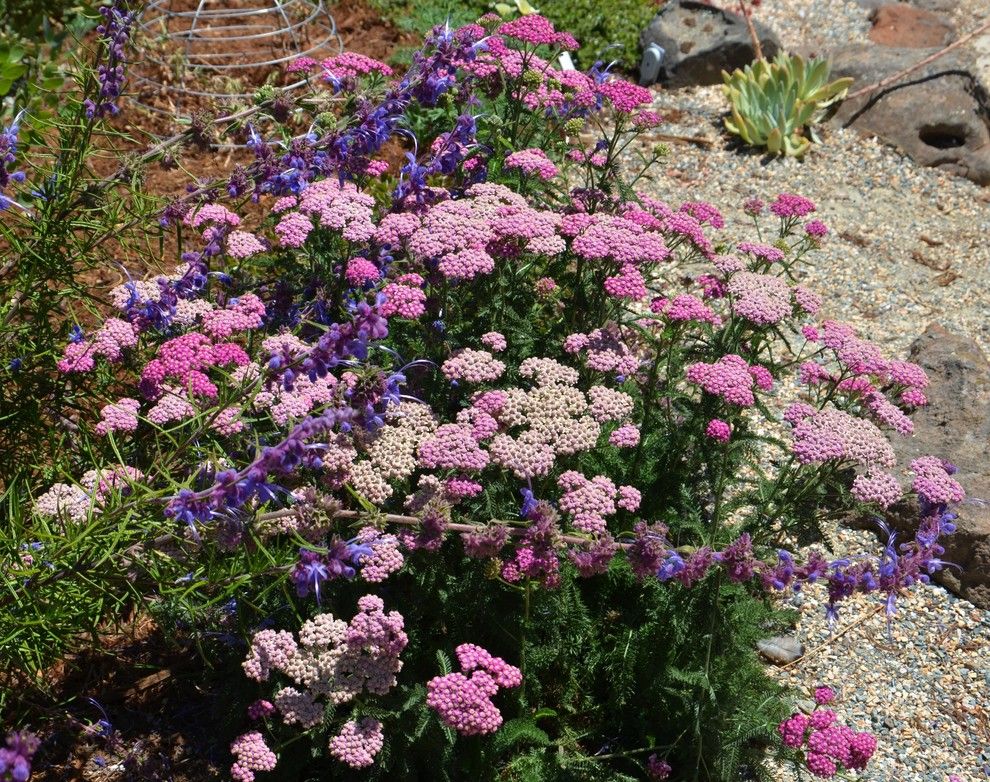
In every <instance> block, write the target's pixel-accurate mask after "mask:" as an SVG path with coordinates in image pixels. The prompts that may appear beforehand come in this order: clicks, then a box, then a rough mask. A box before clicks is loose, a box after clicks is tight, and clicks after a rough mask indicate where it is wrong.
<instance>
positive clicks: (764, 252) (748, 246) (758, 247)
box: [736, 242, 784, 263]
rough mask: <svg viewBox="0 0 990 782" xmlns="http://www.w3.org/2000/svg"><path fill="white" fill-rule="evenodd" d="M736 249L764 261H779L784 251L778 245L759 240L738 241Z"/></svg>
mask: <svg viewBox="0 0 990 782" xmlns="http://www.w3.org/2000/svg"><path fill="white" fill-rule="evenodd" d="M736 249H737V250H739V252H741V253H748V254H749V255H752V256H753V257H754V258H756V259H757V260H760V261H764V262H765V263H780V262H781V261H783V260H784V251H783V250H781V249H780V248H779V247H774V246H773V245H770V244H761V243H759V242H739V244H737V245H736Z"/></svg>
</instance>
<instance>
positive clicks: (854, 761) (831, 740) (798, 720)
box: [777, 688, 877, 779]
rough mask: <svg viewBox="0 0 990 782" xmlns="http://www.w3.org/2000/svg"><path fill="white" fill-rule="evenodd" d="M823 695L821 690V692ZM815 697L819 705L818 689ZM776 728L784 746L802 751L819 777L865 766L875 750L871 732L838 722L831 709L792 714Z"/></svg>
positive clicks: (805, 760)
mask: <svg viewBox="0 0 990 782" xmlns="http://www.w3.org/2000/svg"><path fill="white" fill-rule="evenodd" d="M827 689H828V688H819V690H827ZM829 692H831V691H829ZM825 695H826V693H824V692H823V693H822V696H825ZM816 701H817V702H818V704H819V705H821V703H822V700H819V692H818V691H816ZM777 730H778V732H779V733H780V737H781V739H782V740H783V742H784V746H786V747H790V748H791V749H799V750H803V751H804V762H805V765H806V766H807V768H808V771H810V772H811V773H812V774H813V775H814V776H816V777H820V778H822V779H830V778H832V777H834V776H835V775H836V774H837V773H838V772H840V771H857V770H862V769H865V768H866V766H867V764H868V763H869V761H870V758H872V757H873V754H874V753H875V752H876V750H877V740H876V737H875V736H874V735H873V734H872V733H868V732H866V731H855V730H853V729H852V728H850V727H848V726H845V725H840V724H838V722H837V717H836V714H835V712H834V711H832V710H831V709H822V708H816V710H815V711H814V712H813V713H812V714H810V715H805V714H801V713H800V712H798V713H795V714H792V715H791V716H790V717H788V718H787V719H786V720H784V721H783V722H781V723H780V725H779V726H778V729H777Z"/></svg>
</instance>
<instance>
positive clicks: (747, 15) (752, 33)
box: [739, 0, 764, 60]
mask: <svg viewBox="0 0 990 782" xmlns="http://www.w3.org/2000/svg"><path fill="white" fill-rule="evenodd" d="M739 12H740V13H741V14H742V17H743V19H745V20H746V29H747V30H749V39H750V40H751V41H752V42H753V51H754V52H756V59H757V60H762V59H764V57H763V47H762V46H761V45H760V36H758V35H757V34H756V26H755V25H754V24H753V18H752V12H753V10H752V9H751V8H747V7H746V0H739Z"/></svg>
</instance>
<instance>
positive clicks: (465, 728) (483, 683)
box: [426, 644, 522, 736]
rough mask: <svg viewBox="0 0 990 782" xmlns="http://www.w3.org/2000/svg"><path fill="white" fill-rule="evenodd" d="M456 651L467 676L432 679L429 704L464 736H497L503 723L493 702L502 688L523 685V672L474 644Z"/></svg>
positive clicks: (462, 669) (428, 689)
mask: <svg viewBox="0 0 990 782" xmlns="http://www.w3.org/2000/svg"><path fill="white" fill-rule="evenodd" d="M456 651H457V659H458V662H459V663H460V665H461V671H463V673H448V674H447V675H446V676H435V677H434V678H432V679H430V681H429V682H427V684H426V705H427V706H429V707H430V708H431V709H434V710H435V711H436V712H437V714H438V716H439V717H440V719H441V721H443V723H444V724H445V725H448V726H450V727H451V728H453V729H454V730H456V731H457V732H458V733H460V734H461V735H462V736H477V735H483V734H486V733H494V732H495V731H496V730H498V728H499V726H500V725H501V724H502V713H501V712H500V711H499V710H498V707H497V706H495V704H494V703H492V700H491V699H492V697H493V696H495V695H496V694H497V693H498V691H499V689H501V688H513V687H518V686H519V685H520V684H522V672H521V671H520V670H519V669H518V668H517V667H516V666H514V665H510V664H509V663H507V662H506V661H505V660H503V659H502V658H501V657H493V656H492V655H491V654H489V652H488V651H487V650H485V649H482V648H481V647H480V646H476V645H474V644H461V645H460V646H458V647H457V650H456ZM465 674H471V677H470V678H468V677H467V676H465Z"/></svg>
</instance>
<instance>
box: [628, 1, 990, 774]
mask: <svg viewBox="0 0 990 782" xmlns="http://www.w3.org/2000/svg"><path fill="white" fill-rule="evenodd" d="M866 14H867V11H866V9H864V8H863V7H861V6H860V5H859V4H858V3H856V2H851V1H849V2H847V1H845V0H814V2H810V1H809V0H773V1H772V2H765V3H763V4H762V6H761V7H760V9H759V10H758V12H757V16H758V18H760V19H761V20H762V21H764V22H766V23H767V24H769V25H770V26H771V27H773V28H774V29H775V30H776V31H777V32H778V35H780V37H781V40H782V41H783V43H784V45H785V46H787V47H796V46H799V45H805V46H811V47H821V48H822V49H823V50H827V48H828V47H829V46H830V45H833V44H836V43H845V42H859V41H863V40H865V39H866V33H867V31H868V29H869V24H868V22H867V21H866ZM988 14H990V3H987V2H986V0H960V1H959V2H958V3H955V4H954V7H953V9H952V10H951V11H950V12H949V16H950V18H951V19H952V21H953V22H954V23H955V24H956V27H957V29H959V30H960V31H962V32H967V31H969V30H971V29H973V28H974V27H975V26H977V25H978V24H980V22H981V20H983V19H985V18H986V17H987V15H988ZM984 48H985V49H986V64H985V65H983V64H981V65H980V66H979V67H980V68H982V69H983V70H985V71H986V73H985V74H983V75H984V78H985V81H986V83H988V84H990V36H985V40H983V41H980V42H978V44H977V46H976V47H975V51H974V55H975V56H977V57H979V56H981V52H982V50H983V49H984ZM654 108H655V109H656V110H658V111H659V112H660V113H661V114H662V115H664V116H666V117H667V118H668V121H667V123H665V124H664V125H663V126H662V127H661V128H660V129H659V130H658V132H659V133H660V134H667V135H672V136H682V137H687V138H694V139H702V140H704V142H705V143H700V144H695V143H690V142H681V141H674V140H669V139H667V140H668V143H669V145H670V147H671V154H670V156H669V158H668V160H667V164H666V167H665V169H663V170H659V171H657V172H656V173H655V175H654V176H653V179H652V181H651V182H649V183H647V184H646V185H645V187H643V189H644V190H647V191H649V192H651V193H652V194H654V195H656V196H658V197H660V198H662V199H664V200H666V201H668V202H671V203H679V202H681V201H686V200H705V201H710V202H712V203H714V204H715V205H717V206H718V207H719V209H721V210H722V211H723V213H724V214H725V216H726V220H727V224H728V227H727V228H726V229H725V230H724V231H722V232H719V233H720V234H721V235H722V236H724V237H725V240H727V241H732V242H737V241H740V240H743V239H751V238H753V237H752V227H751V224H750V222H749V219H748V218H747V217H746V216H745V215H744V214H743V213H742V209H741V207H742V203H743V202H744V201H745V200H746V199H747V198H750V197H753V196H757V197H760V198H763V199H764V200H772V198H773V197H774V196H775V195H776V194H777V193H780V192H793V193H799V194H801V195H805V196H807V197H809V198H812V199H813V200H814V201H815V202H816V203H817V204H818V212H817V214H816V215H815V217H818V218H820V219H821V220H823V221H824V222H825V223H826V224H827V225H828V226H829V227H830V229H831V233H830V235H829V236H828V238H827V240H826V241H825V243H824V245H823V247H822V249H821V251H819V252H817V253H814V254H813V256H812V260H811V263H810V265H809V266H807V267H806V269H805V270H804V278H803V280H802V282H803V283H804V284H806V285H808V286H809V287H811V288H813V289H815V290H817V291H818V292H819V293H820V294H822V295H823V297H824V299H825V304H824V307H823V313H822V314H823V315H824V316H826V317H834V318H837V319H839V320H843V321H846V322H848V323H850V324H852V325H853V326H854V327H856V328H857V330H858V331H859V332H860V333H861V334H863V335H864V336H867V337H869V338H870V339H872V340H874V341H876V342H878V343H880V344H882V345H883V346H884V348H885V350H886V351H887V353H888V355H896V356H903V355H905V353H906V351H907V348H908V347H909V346H910V344H911V342H912V341H913V340H914V339H915V338H916V337H918V336H919V335H920V334H921V333H922V332H923V331H924V329H925V327H926V326H927V325H928V324H929V323H930V322H932V321H937V322H939V323H941V324H942V325H944V326H945V327H946V328H948V329H949V330H951V331H954V332H956V333H961V334H965V335H968V336H970V337H972V338H973V339H975V340H976V341H977V342H978V343H979V344H980V346H981V347H982V348H983V350H984V351H987V352H988V353H990V317H988V313H990V242H988V241H987V237H988V236H990V188H980V187H978V186H977V185H975V184H973V183H971V182H969V181H968V180H965V179H961V178H957V177H952V176H948V175H946V174H943V173H941V172H939V171H937V170H934V169H925V168H920V167H918V166H916V165H915V164H914V163H913V162H912V161H911V160H909V159H908V158H906V157H904V156H902V155H901V154H899V153H898V152H897V151H896V150H894V149H892V148H890V147H887V146H885V145H883V144H882V143H880V142H878V141H876V140H872V139H864V138H861V137H860V136H859V135H857V134H856V133H854V132H852V131H844V130H840V129H832V128H825V129H823V130H822V136H823V138H822V143H821V144H819V145H816V146H815V147H814V148H813V149H812V151H811V152H810V153H809V154H808V155H807V156H806V158H805V159H804V160H803V161H796V160H776V159H767V158H765V157H763V156H761V155H759V154H756V153H753V152H751V151H749V150H746V149H742V148H740V147H738V146H737V145H735V144H734V143H733V142H732V140H731V139H730V138H729V137H728V136H727V134H726V133H725V132H724V131H723V129H722V117H723V116H724V111H725V108H724V102H723V98H722V95H721V90H720V88H718V87H709V88H695V89H688V90H679V91H658V92H657V93H656V100H655V105H654ZM660 140H664V139H663V138H661V137H658V138H657V139H653V140H652V141H651V140H649V139H647V140H646V144H647V145H649V144H651V143H654V142H655V141H660ZM716 236H718V234H716ZM837 537H838V542H839V545H840V547H848V548H849V550H850V551H863V550H864V548H874V549H875V548H876V547H877V542H876V539H875V538H874V537H873V536H872V535H869V534H867V533H863V532H853V531H848V530H842V531H840V532H839V533H838V536H837ZM839 553H840V554H841V549H840V552H839ZM794 599H795V600H796V601H798V603H800V607H801V608H802V614H801V621H800V623H799V625H798V627H797V629H796V631H795V632H796V635H797V636H798V637H799V638H800V640H801V641H802V642H803V643H804V645H805V649H806V657H804V658H802V659H800V660H799V661H797V662H796V663H794V664H792V665H791V666H789V667H787V668H782V669H781V668H775V667H774V668H771V670H772V671H773V674H774V675H775V676H776V677H778V678H779V679H780V680H781V681H782V682H784V683H786V684H788V685H790V686H792V687H794V688H796V690H797V691H798V694H799V696H800V694H801V693H805V694H807V693H810V690H811V688H813V687H814V686H816V685H818V684H824V683H827V684H831V685H833V686H835V687H836V688H837V689H838V690H839V692H840V700H839V702H838V704H837V706H836V710H837V712H838V713H839V714H840V717H841V718H842V719H844V720H845V721H846V722H847V723H848V724H850V725H852V726H853V727H855V728H857V729H859V730H865V729H869V730H871V731H873V732H874V733H876V735H877V738H878V742H879V749H878V751H877V755H876V756H875V758H874V761H873V762H872V763H871V765H870V768H869V771H868V772H867V773H865V774H864V775H863V776H862V777H860V778H861V779H864V780H872V782H947V781H948V779H949V775H950V774H956V775H958V777H959V778H960V779H961V780H963V781H964V782H978V780H984V782H985V780H987V779H990V662H988V661H990V612H986V611H981V610H979V609H976V608H974V607H973V606H972V605H971V604H970V603H968V602H966V601H964V600H961V599H959V598H957V597H955V596H953V595H952V594H950V593H948V592H947V591H946V590H944V589H942V588H941V587H938V586H923V587H919V588H916V589H913V590H912V591H911V592H910V594H909V595H908V596H907V597H906V598H904V599H902V600H901V601H900V602H899V605H898V610H897V615H896V616H895V617H894V620H893V622H892V624H891V629H890V634H889V635H888V629H887V622H886V618H885V615H884V612H883V610H882V609H881V610H880V611H879V612H876V608H877V604H878V603H877V600H876V599H875V598H873V599H870V598H863V597H857V598H854V599H851V600H849V601H847V602H846V603H844V604H843V612H842V614H841V615H840V618H839V621H838V623H837V624H836V625H835V627H834V628H830V627H829V625H828V622H827V621H826V619H825V616H824V605H825V602H826V599H827V596H826V594H825V591H824V588H822V587H816V588H812V589H810V590H808V591H806V592H805V593H804V594H803V595H802V596H799V597H796V598H794ZM805 697H807V695H805ZM779 778H780V779H781V781H782V782H791V780H794V779H796V777H794V776H793V775H792V773H791V772H790V771H788V770H786V769H781V770H780V774H779ZM804 778H805V779H806V778H807V776H805V777H804Z"/></svg>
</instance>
